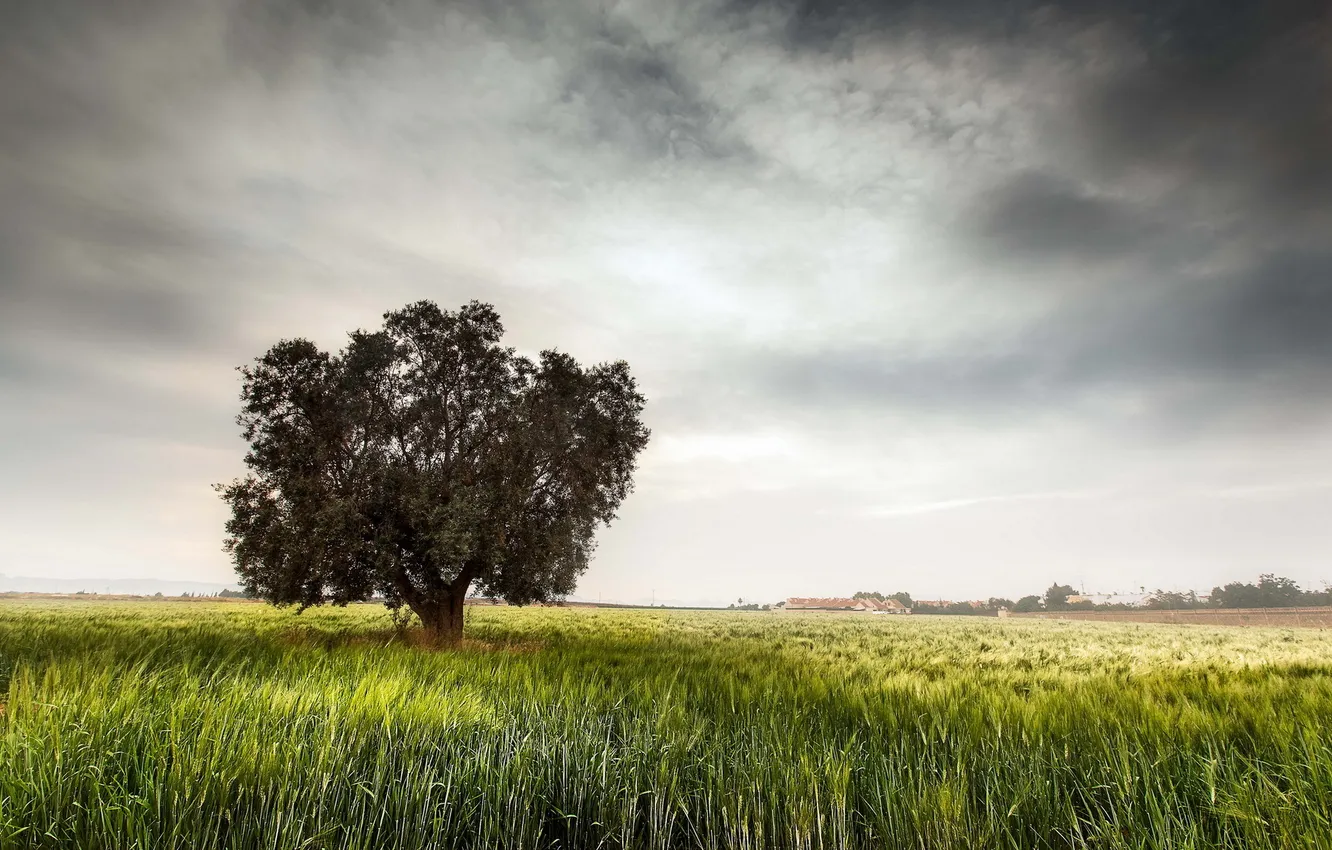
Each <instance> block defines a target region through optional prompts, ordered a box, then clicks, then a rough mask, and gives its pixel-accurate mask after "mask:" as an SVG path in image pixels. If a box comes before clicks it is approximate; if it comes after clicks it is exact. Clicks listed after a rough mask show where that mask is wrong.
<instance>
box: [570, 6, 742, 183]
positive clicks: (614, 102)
mask: <svg viewBox="0 0 1332 850" xmlns="http://www.w3.org/2000/svg"><path fill="white" fill-rule="evenodd" d="M679 63H680V59H679V58H678V57H677V56H675V55H673V53H672V51H671V50H669V49H667V48H665V47H662V46H659V45H652V44H650V43H648V41H647V40H646V39H645V38H644V36H643V34H642V33H641V32H639V31H638V30H636V29H635V28H633V27H631V26H628V25H625V24H618V25H611V24H603V25H602V26H600V27H599V28H598V31H597V33H596V37H595V38H594V39H592V40H590V41H589V42H588V43H587V44H586V46H585V47H584V49H583V61H582V62H581V63H580V64H579V65H578V66H577V67H575V68H573V69H572V70H571V72H570V73H569V75H568V78H567V80H566V82H565V85H564V92H563V98H564V100H566V101H569V100H573V99H580V100H583V101H585V104H586V107H587V114H588V117H589V124H588V127H587V129H588V130H589V135H590V137H591V140H592V141H593V142H594V143H599V144H609V145H612V146H614V147H615V148H616V149H618V150H620V151H623V152H625V153H626V154H628V155H630V156H632V157H633V158H634V159H636V160H639V161H642V160H648V161H650V160H653V159H658V158H662V157H665V158H670V159H675V158H684V157H697V156H702V157H708V158H711V157H727V156H735V155H742V154H745V153H747V151H746V149H745V148H744V146H743V145H740V144H739V143H737V142H736V141H735V140H734V139H733V138H731V137H729V136H728V135H727V134H726V132H725V116H724V115H722V114H721V111H720V110H719V109H718V108H717V107H716V106H715V105H714V104H712V103H711V102H710V101H709V100H708V99H707V97H706V96H705V95H704V94H703V93H702V92H701V91H699V89H698V86H697V85H696V84H695V83H693V82H691V81H690V80H688V79H687V78H686V77H685V76H684V74H683V73H682V72H681V69H680V67H679Z"/></svg>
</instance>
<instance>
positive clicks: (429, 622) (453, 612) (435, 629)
mask: <svg viewBox="0 0 1332 850" xmlns="http://www.w3.org/2000/svg"><path fill="white" fill-rule="evenodd" d="M470 584H471V582H468V583H467V584H466V585H461V584H460V583H455V585H454V586H453V587H452V588H450V589H449V590H448V591H446V592H445V593H443V594H441V595H440V596H438V597H437V598H435V599H430V600H421V601H419V602H417V603H415V604H412V605H411V608H412V610H413V611H415V612H416V616H418V617H420V618H421V625H422V626H424V627H425V631H426V636H427V637H428V638H429V639H430V642H431V643H434V644H438V645H441V646H444V645H451V644H456V643H457V642H458V641H460V640H462V636H463V602H464V601H466V599H467V588H468V586H470Z"/></svg>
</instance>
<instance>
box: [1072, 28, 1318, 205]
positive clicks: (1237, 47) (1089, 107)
mask: <svg viewBox="0 0 1332 850" xmlns="http://www.w3.org/2000/svg"><path fill="white" fill-rule="evenodd" d="M1320 10H1321V11H1320ZM1250 12H1251V14H1250V15H1247V16H1241V17H1229V16H1220V15H1218V16H1217V17H1218V19H1219V20H1218V22H1217V24H1216V25H1215V26H1214V27H1212V28H1205V29H1203V30H1202V31H1203V32H1208V31H1209V29H1210V30H1211V31H1212V33H1213V34H1212V35H1211V36H1210V37H1193V38H1190V37H1189V36H1190V35H1191V34H1194V33H1196V32H1198V31H1199V28H1196V27H1194V26H1192V24H1195V23H1197V22H1196V21H1192V20H1187V21H1184V22H1182V23H1181V25H1179V26H1178V27H1177V28H1173V29H1172V30H1170V31H1167V32H1165V33H1162V35H1163V36H1165V38H1164V39H1163V42H1164V43H1163V46H1161V47H1157V46H1155V45H1147V46H1146V47H1145V51H1144V52H1145V56H1144V57H1143V58H1142V59H1141V60H1140V61H1139V62H1137V63H1135V64H1134V65H1133V66H1131V67H1130V69H1129V70H1127V71H1126V72H1125V73H1123V74H1121V75H1116V76H1113V77H1111V78H1109V79H1107V80H1104V81H1103V82H1101V83H1099V84H1097V85H1095V86H1093V87H1092V88H1091V89H1090V90H1089V91H1088V92H1087V94H1086V97H1085V98H1084V101H1083V103H1082V105H1081V109H1080V110H1079V111H1078V113H1077V116H1076V117H1077V118H1078V119H1079V120H1080V121H1081V127H1080V136H1079V138H1081V140H1082V141H1083V143H1084V144H1085V145H1086V146H1087V150H1088V152H1089V153H1090V154H1091V155H1092V156H1093V157H1094V162H1095V163H1096V164H1097V165H1100V166H1104V167H1105V168H1107V169H1109V173H1110V174H1111V175H1119V174H1125V173H1129V172H1131V171H1132V170H1134V169H1137V170H1144V169H1146V170H1154V171H1158V172H1161V173H1165V174H1168V175H1172V176H1173V177H1174V178H1175V179H1177V180H1179V181H1180V182H1181V183H1183V184H1185V185H1186V186H1188V185H1189V184H1191V185H1192V187H1194V188H1201V189H1203V190H1210V194H1211V195H1212V197H1211V198H1209V200H1211V201H1213V202H1223V203H1224V202H1226V201H1229V202H1230V203H1231V204H1232V205H1234V206H1236V207H1239V208H1241V209H1242V208H1243V206H1244V205H1246V204H1252V203H1255V202H1260V203H1262V204H1263V205H1264V207H1265V209H1266V210H1269V211H1271V210H1275V211H1277V212H1283V213H1289V212H1294V213H1296V214H1303V213H1306V212H1308V211H1310V210H1312V209H1319V210H1322V211H1323V212H1326V208H1327V206H1328V205H1329V204H1332V162H1330V161H1329V158H1328V156H1327V151H1328V150H1332V48H1329V47H1328V44H1329V43H1330V40H1332V22H1330V21H1329V19H1328V18H1327V16H1326V6H1325V5H1323V4H1291V3H1287V4H1274V5H1273V6H1272V7H1270V8H1268V9H1266V10H1265V11H1262V12H1258V11H1257V10H1253V9H1250ZM1210 13H1211V12H1210V11H1209V14H1210ZM1226 188H1228V189H1229V190H1230V191H1232V192H1234V193H1236V194H1234V195H1233V196H1232V197H1230V198H1224V197H1223V198H1216V197H1215V194H1216V191H1215V190H1217V189H1226Z"/></svg>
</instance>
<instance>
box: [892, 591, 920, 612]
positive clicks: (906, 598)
mask: <svg viewBox="0 0 1332 850" xmlns="http://www.w3.org/2000/svg"><path fill="white" fill-rule="evenodd" d="M888 598H889V599H896V600H897V601H898V602H901V603H902V607H903V608H915V607H916V603H915V602H913V601H911V594H910V593H907V592H906V591H905V590H901V591H898V592H897V593H894V594H893V595H892V596H889V597H888Z"/></svg>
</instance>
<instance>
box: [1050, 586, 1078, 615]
mask: <svg viewBox="0 0 1332 850" xmlns="http://www.w3.org/2000/svg"><path fill="white" fill-rule="evenodd" d="M1075 593H1077V591H1076V590H1074V589H1073V588H1072V587H1070V586H1069V585H1067V584H1052V585H1050V587H1049V589H1047V590H1046V591H1045V608H1046V610H1047V611H1057V610H1058V609H1060V608H1067V607H1068V598H1069V597H1070V596H1072V595H1073V594H1075Z"/></svg>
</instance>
